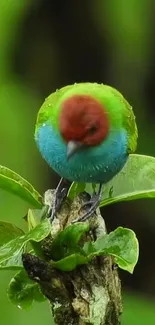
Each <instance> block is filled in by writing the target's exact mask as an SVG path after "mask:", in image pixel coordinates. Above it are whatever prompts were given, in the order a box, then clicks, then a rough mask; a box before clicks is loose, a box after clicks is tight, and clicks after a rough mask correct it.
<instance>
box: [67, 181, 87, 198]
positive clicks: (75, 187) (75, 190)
mask: <svg viewBox="0 0 155 325" xmlns="http://www.w3.org/2000/svg"><path fill="white" fill-rule="evenodd" d="M85 190H86V184H85V183H75V182H73V183H72V184H71V186H70V188H69V191H68V194H67V196H68V197H69V198H70V199H71V200H74V199H75V197H76V196H77V195H78V194H80V193H82V192H84V191H85Z"/></svg>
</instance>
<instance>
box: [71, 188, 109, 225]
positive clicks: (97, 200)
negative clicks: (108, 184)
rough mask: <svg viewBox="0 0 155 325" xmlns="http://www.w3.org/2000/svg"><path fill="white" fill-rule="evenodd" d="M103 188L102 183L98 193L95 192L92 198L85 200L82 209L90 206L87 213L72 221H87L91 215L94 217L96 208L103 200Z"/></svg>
mask: <svg viewBox="0 0 155 325" xmlns="http://www.w3.org/2000/svg"><path fill="white" fill-rule="evenodd" d="M102 188H103V184H100V186H99V190H98V193H95V194H94V195H93V196H92V197H91V199H90V200H89V201H87V202H85V203H84V204H83V205H82V207H81V209H80V210H82V209H86V208H87V207H89V209H88V210H87V212H86V213H84V215H83V216H82V217H80V218H77V219H75V220H73V222H72V223H75V222H83V221H86V220H88V219H89V218H90V217H92V215H93V214H94V213H95V212H96V209H97V208H98V206H99V204H100V201H101V194H102Z"/></svg>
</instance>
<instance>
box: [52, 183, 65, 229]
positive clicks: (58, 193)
mask: <svg viewBox="0 0 155 325" xmlns="http://www.w3.org/2000/svg"><path fill="white" fill-rule="evenodd" d="M69 187H70V184H69V183H68V182H67V181H66V180H65V179H64V178H61V179H60V182H59V184H58V186H57V188H56V190H55V200H54V205H53V207H52V209H51V212H50V213H49V219H50V222H51V223H52V221H53V219H54V217H55V216H56V214H57V212H58V211H59V209H60V207H61V205H62V203H63V201H64V199H65V198H66V196H67V192H68V189H69Z"/></svg>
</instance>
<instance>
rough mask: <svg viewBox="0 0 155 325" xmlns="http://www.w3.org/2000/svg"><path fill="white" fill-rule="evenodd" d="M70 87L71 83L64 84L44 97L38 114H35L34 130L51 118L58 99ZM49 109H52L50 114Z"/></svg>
mask: <svg viewBox="0 0 155 325" xmlns="http://www.w3.org/2000/svg"><path fill="white" fill-rule="evenodd" d="M71 87H73V85H69V86H65V87H63V88H61V89H59V90H56V91H55V92H54V93H52V94H51V95H49V96H48V97H47V98H46V99H45V101H44V103H43V105H42V106H41V108H40V110H39V113H38V116H37V121H36V129H35V132H36V131H37V129H38V128H39V127H40V125H42V124H44V123H45V122H46V121H48V120H51V118H52V116H54V109H55V107H56V104H57V102H58V100H59V99H60V98H61V96H63V95H64V94H65V92H66V91H67V90H69V89H70V88H71ZM51 111H52V114H51Z"/></svg>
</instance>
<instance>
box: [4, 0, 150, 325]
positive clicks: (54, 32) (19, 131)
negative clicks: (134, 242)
mask: <svg viewBox="0 0 155 325" xmlns="http://www.w3.org/2000/svg"><path fill="white" fill-rule="evenodd" d="M154 17H155V2H153V1H151V0H130V1H125V0H105V1H104V0H94V1H93V0H92V1H91V0H78V1H73V0H68V1H67V0H63V1H60V0H22V1H21V0H0V122H1V124H0V164H1V165H5V166H7V167H9V168H12V169H13V170H14V171H16V172H17V173H19V174H21V175H22V176H23V177H25V178H26V179H28V180H29V181H30V182H31V183H32V184H33V185H34V186H35V187H36V188H37V189H38V190H39V191H40V192H41V193H43V192H44V191H45V189H47V188H50V187H53V186H56V184H57V182H58V176H57V175H55V174H54V173H53V172H52V171H51V170H50V169H49V167H48V166H47V165H46V163H45V162H44V161H43V160H42V158H41V156H40V155H39V153H38V151H37V149H36V146H35V143H34V139H33V132H34V124H35V119H36V114H37V111H38V109H39V107H40V106H41V104H42V102H43V101H44V98H45V97H46V96H48V95H49V94H50V93H51V92H52V91H54V90H55V89H56V88H60V87H62V86H64V85H66V84H70V83H74V82H81V81H92V82H93V81H96V82H103V83H107V84H110V85H112V86H114V87H116V88H117V89H119V90H120V91H121V92H122V93H123V94H124V96H125V97H126V98H127V100H128V101H129V102H130V104H131V105H132V106H133V107H134V112H135V114H136V117H137V124H138V128H139V141H138V150H137V152H138V153H143V154H146V155H152V156H155V146H154V138H155V127H154V126H155V110H154V107H155V95H154V93H155V59H154V57H155V33H154V30H155V23H154V21H155V20H154ZM27 209H28V206H27V205H26V204H25V203H24V202H22V201H21V200H19V199H18V198H16V197H14V196H10V195H8V194H7V193H5V192H3V191H0V219H2V220H5V221H9V222H14V223H15V224H16V225H18V226H21V227H22V228H23V229H24V228H25V224H24V221H23V220H22V217H23V216H24V215H25V213H26V211H27ZM102 213H103V214H104V218H105V220H106V224H107V227H108V230H112V229H114V228H115V227H117V226H119V225H122V226H126V227H130V228H132V229H133V230H134V231H135V232H136V234H137V236H138V239H139V242H140V259H139V262H138V265H137V266H136V269H135V272H134V275H130V274H127V273H126V272H120V276H121V279H122V290H123V299H124V314H123V317H122V324H123V325H130V324H132V325H134V324H136V325H145V324H146V322H147V323H148V324H149V325H152V324H155V275H154V274H155V254H154V248H155V200H140V201H135V202H129V203H119V204H117V205H114V206H111V207H110V206H108V207H106V208H104V210H103V211H102ZM11 276H12V273H11V272H2V271H1V274H0V306H1V308H0V310H1V313H0V324H3V323H4V324H6V325H11V324H15V325H26V324H27V323H30V324H34V325H35V324H36V325H41V324H42V323H45V324H46V325H48V324H51V323H52V322H51V316H50V313H49V309H48V304H46V303H43V304H35V305H34V308H33V309H32V310H30V311H27V312H25V311H22V310H19V309H17V308H16V307H14V306H13V305H11V304H10V303H9V302H8V301H7V297H6V289H7V284H8V281H9V280H10V279H11Z"/></svg>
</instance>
